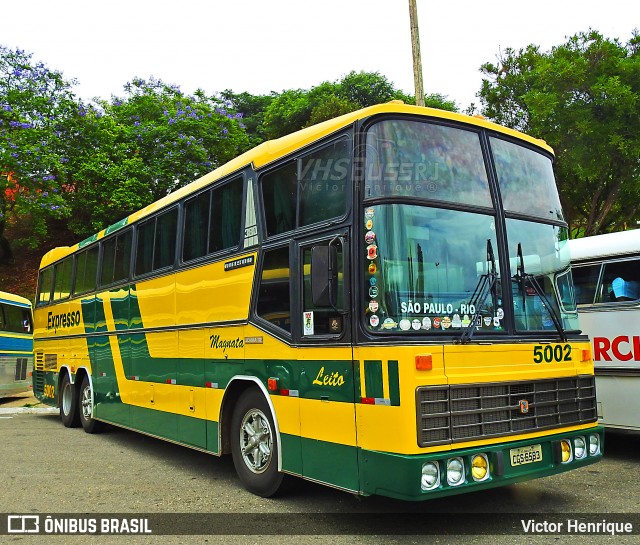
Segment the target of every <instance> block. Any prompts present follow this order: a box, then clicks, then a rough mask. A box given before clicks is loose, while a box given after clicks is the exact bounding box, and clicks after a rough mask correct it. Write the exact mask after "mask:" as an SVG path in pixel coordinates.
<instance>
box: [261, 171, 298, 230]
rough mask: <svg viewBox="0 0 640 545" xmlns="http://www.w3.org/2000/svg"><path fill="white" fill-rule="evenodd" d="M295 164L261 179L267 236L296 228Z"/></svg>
mask: <svg viewBox="0 0 640 545" xmlns="http://www.w3.org/2000/svg"><path fill="white" fill-rule="evenodd" d="M296 174H297V173H296V163H295V162H291V163H287V164H285V165H283V166H281V167H279V168H277V169H275V170H272V171H271V172H269V173H267V174H265V175H264V176H263V177H262V198H263V199H264V210H265V215H266V220H267V234H268V235H269V236H273V235H279V234H280V233H286V232H287V231H291V230H293V229H295V226H296V198H297V197H296Z"/></svg>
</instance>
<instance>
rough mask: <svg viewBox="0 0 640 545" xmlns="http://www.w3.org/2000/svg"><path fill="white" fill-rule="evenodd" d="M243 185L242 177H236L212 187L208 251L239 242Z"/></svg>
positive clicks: (221, 248) (214, 250)
mask: <svg viewBox="0 0 640 545" xmlns="http://www.w3.org/2000/svg"><path fill="white" fill-rule="evenodd" d="M243 185H244V184H243V180H242V178H238V179H236V180H234V181H232V182H231V183H228V184H226V185H224V186H222V187H220V188H217V189H216V188H214V189H213V191H212V197H211V231H210V233H209V253H213V252H219V251H221V250H226V249H227V248H235V247H237V246H238V244H240V235H241V233H240V226H241V224H242V189H243Z"/></svg>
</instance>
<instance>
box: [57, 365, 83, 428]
mask: <svg viewBox="0 0 640 545" xmlns="http://www.w3.org/2000/svg"><path fill="white" fill-rule="evenodd" d="M60 419H61V420H62V423H63V424H64V425H65V426H66V427H67V428H77V427H78V426H79V425H80V415H79V414H78V391H77V390H76V388H75V386H74V385H73V384H71V380H70V379H69V375H68V374H66V373H65V374H64V376H63V377H62V381H61V382H60Z"/></svg>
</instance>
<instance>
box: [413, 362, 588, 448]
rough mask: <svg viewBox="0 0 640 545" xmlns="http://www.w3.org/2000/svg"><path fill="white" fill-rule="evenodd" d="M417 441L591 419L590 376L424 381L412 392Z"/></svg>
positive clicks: (495, 433)
mask: <svg viewBox="0 0 640 545" xmlns="http://www.w3.org/2000/svg"><path fill="white" fill-rule="evenodd" d="M416 407H417V421H418V444H419V445H420V446H423V447H424V446H432V445H437V444H445V443H455V442H461V441H471V440H475V439H482V438H487V437H497V436H500V435H508V434H513V433H525V432H528V431H537V430H546V429H553V428H559V427H562V426H568V425H574V424H585V423H588V422H595V421H596V420H597V414H596V389H595V382H594V377H593V376H591V375H582V376H578V377H569V378H561V379H550V380H538V381H527V382H501V383H491V384H478V385H460V386H458V385H454V386H425V387H422V388H418V390H417V396H416Z"/></svg>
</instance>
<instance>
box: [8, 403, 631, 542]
mask: <svg viewBox="0 0 640 545" xmlns="http://www.w3.org/2000/svg"><path fill="white" fill-rule="evenodd" d="M8 411H9V410H8V409H4V410H3V411H0V452H2V464H3V471H2V486H1V487H0V513H3V514H6V513H14V514H15V513H18V514H40V515H42V516H43V517H44V516H46V515H49V514H63V513H66V514H71V515H73V516H75V517H81V516H84V517H87V516H88V515H87V514H92V513H93V514H105V513H119V514H122V513H125V514H130V515H131V517H132V518H133V517H135V516H136V515H137V516H144V515H145V514H149V513H151V514H153V513H169V514H173V513H176V514H180V515H179V516H178V517H176V518H175V519H169V520H166V521H164V522H163V521H160V523H161V524H160V526H158V524H159V521H158V519H157V518H153V519H152V520H153V521H155V524H154V526H155V528H158V527H162V528H164V530H165V532H167V533H169V534H172V533H173V531H183V530H180V528H182V529H184V528H187V529H188V530H189V531H188V532H185V533H195V532H202V533H203V534H207V533H208V534H209V535H164V536H161V537H160V536H127V537H125V536H100V537H99V538H96V539H99V540H100V543H101V544H105V543H125V541H124V540H126V543H127V545H129V544H134V543H156V542H158V543H163V544H167V545H168V544H172V543H176V544H177V543H261V544H262V543H295V544H297V545H305V544H311V543H313V544H317V543H460V544H462V543H464V544H467V543H483V544H484V543H486V544H489V543H491V544H495V543H501V544H502V543H505V544H518V545H523V544H526V543H558V542H560V540H561V541H562V543H563V545H564V544H566V543H569V544H571V543H585V540H586V542H588V543H616V544H619V543H637V542H638V541H639V540H640V538H639V537H638V533H636V534H635V535H632V536H615V537H614V536H601V535H600V536H583V535H570V536H558V535H554V534H543V533H537V534H535V535H526V536H522V535H520V536H518V535H510V532H508V531H507V532H505V531H504V528H505V527H507V528H508V527H509V525H519V524H521V523H520V520H521V519H522V520H525V521H526V520H529V519H531V518H534V519H535V520H536V521H537V522H543V521H546V520H550V521H557V520H567V519H569V518H576V517H578V518H582V517H587V518H589V517H590V516H591V519H593V520H603V519H607V520H618V521H625V520H628V521H630V522H632V523H634V525H635V526H634V527H635V531H636V532H638V530H640V528H637V527H638V526H640V524H639V523H640V517H639V516H638V515H637V514H638V513H640V486H639V482H640V481H639V479H638V476H637V475H638V463H639V462H640V436H639V435H625V434H612V433H609V434H607V438H606V445H605V451H606V454H605V457H604V459H603V460H602V461H601V462H600V463H598V464H595V465H592V466H589V467H586V468H582V469H579V470H577V471H573V472H569V473H565V474H562V475H557V476H553V477H547V478H544V479H538V480H536V481H530V482H527V483H521V484H518V485H513V486H509V487H504V488H500V489H495V490H489V491H482V492H476V493H473V494H466V495H461V496H457V497H451V498H444V499H435V500H430V501H426V502H421V503H407V502H402V501H396V500H392V499H388V498H383V497H369V498H358V497H355V496H352V495H350V494H347V493H344V492H340V491H336V490H332V489H329V488H326V487H323V486H320V485H316V484H313V483H307V482H305V481H302V480H294V481H295V482H294V484H293V486H292V487H291V489H290V490H289V491H288V493H287V494H286V495H284V496H282V497H279V498H277V499H263V498H259V497H257V496H254V495H252V494H250V493H248V492H246V491H245V490H244V489H243V488H242V487H241V485H240V483H239V481H238V479H237V478H236V475H235V471H234V468H233V463H232V461H231V458H230V457H224V458H217V457H214V456H210V455H207V454H204V453H201V452H198V451H193V450H190V449H187V448H184V447H181V446H178V445H173V444H171V443H167V442H163V441H160V440H156V439H153V438H150V437H146V436H144V435H140V434H136V433H134V432H130V431H127V430H122V429H118V428H113V427H110V428H108V430H107V431H105V432H104V433H102V434H99V435H88V434H86V433H84V431H83V430H82V429H81V428H79V429H67V428H64V427H63V426H62V424H61V423H60V421H59V418H58V416H57V415H54V414H51V413H46V412H44V411H38V410H33V409H32V410H31V411H32V412H30V413H10V412H8ZM207 513H213V515H204V514H207ZM614 513H622V515H614ZM593 515H595V517H594V516H593ZM2 516H6V515H2ZM425 521H428V524H426V523H425ZM163 524H164V525H163ZM430 524H433V527H434V528H435V530H434V532H433V533H434V534H435V535H425V534H432V532H429V531H428V528H429V525H430ZM225 528H226V529H228V530H227V531H228V533H229V534H231V535H220V534H221V533H222V532H225ZM172 530H173V531H172ZM413 530H416V531H415V532H413ZM475 532H477V533H475ZM412 533H415V534H417V535H411V534H412ZM496 533H497V534H498V536H497V537H495V536H494V535H493V534H496ZM511 533H513V532H511ZM241 534H245V535H241ZM405 534H408V535H405ZM505 534H506V535H505ZM86 539H87V538H86V537H82V536H69V535H58V536H23V535H9V536H7V535H5V536H0V542H2V543H5V542H7V543H31V542H33V543H36V542H37V543H45V544H48V543H86Z"/></svg>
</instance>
